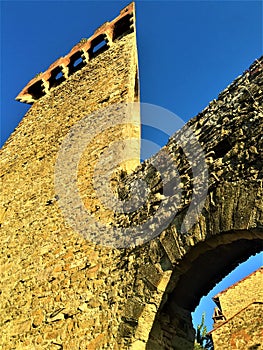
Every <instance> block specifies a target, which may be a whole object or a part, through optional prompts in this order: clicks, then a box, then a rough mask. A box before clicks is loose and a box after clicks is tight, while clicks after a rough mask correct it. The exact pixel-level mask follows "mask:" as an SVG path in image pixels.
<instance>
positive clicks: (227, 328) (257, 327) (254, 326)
mask: <svg viewBox="0 0 263 350" xmlns="http://www.w3.org/2000/svg"><path fill="white" fill-rule="evenodd" d="M262 317H263V303H262V302H261V303H260V302H254V303H251V304H249V305H248V306H246V308H244V309H243V310H241V311H240V312H238V313H237V314H236V315H234V316H233V317H231V318H230V319H229V320H228V321H227V322H225V323H223V324H222V325H221V326H219V327H218V328H216V329H215V330H213V332H212V338H213V344H214V349H215V350H221V349H223V350H224V349H233V350H234V349H249V350H257V349H258V350H259V349H262V339H263V327H262Z"/></svg>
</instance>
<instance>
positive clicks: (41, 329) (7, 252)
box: [0, 4, 263, 350]
mask: <svg viewBox="0 0 263 350" xmlns="http://www.w3.org/2000/svg"><path fill="white" fill-rule="evenodd" d="M262 62H263V59H262V58H260V59H258V60H256V61H255V62H254V63H253V64H252V65H251V67H250V68H249V69H248V70H247V71H246V72H244V73H243V75H242V76H240V77H238V78H237V79H236V80H235V81H234V82H233V83H232V84H231V85H230V86H229V87H227V88H226V89H225V90H224V91H223V92H222V93H220V95H219V96H218V98H217V100H213V101H212V102H211V103H210V104H209V106H208V107H207V108H205V109H204V110H203V111H202V112H201V113H199V114H198V115H197V116H196V117H195V118H193V119H191V120H190V121H189V122H188V123H187V125H186V126H185V127H184V128H183V129H182V130H180V131H179V132H178V133H176V134H175V135H173V137H171V138H170V140H169V142H168V143H167V145H166V146H165V147H163V149H161V150H160V152H158V153H157V154H156V155H155V156H154V157H152V158H151V159H150V160H147V161H145V162H144V163H142V164H141V165H138V163H139V146H140V145H139V137H140V126H139V110H138V108H134V109H132V110H131V109H130V106H131V104H130V102H132V103H133V102H136V101H138V94H139V92H138V86H139V84H138V69H137V67H138V65H137V52H136V38H135V17H134V5H133V4H130V5H128V6H127V7H126V8H124V9H123V10H122V11H121V13H120V15H119V16H118V17H117V18H116V19H114V20H113V21H111V22H107V23H105V24H104V25H102V26H101V27H100V28H99V29H98V30H97V31H96V32H95V33H94V35H93V36H92V37H91V38H89V39H88V40H84V41H81V42H80V43H79V44H77V45H76V46H75V47H74V48H73V49H72V50H71V52H70V53H69V54H68V55H66V56H64V57H62V58H60V59H59V60H57V61H56V62H55V63H54V64H52V65H51V66H50V67H49V69H48V70H47V71H46V72H44V73H41V74H40V75H38V76H37V77H35V78H34V79H33V80H31V81H30V82H29V83H28V85H27V86H26V87H25V88H24V89H23V90H22V92H21V93H20V94H19V95H18V97H17V99H18V100H20V101H21V102H26V103H31V104H32V107H31V108H30V110H29V111H28V113H27V114H26V116H25V117H24V118H23V120H22V122H21V123H20V124H19V126H18V128H17V129H16V130H15V132H14V133H13V134H12V135H11V137H10V138H9V140H8V141H7V142H6V144H5V145H4V147H3V149H2V150H1V173H0V177H1V185H2V194H1V211H0V225H1V265H0V266H1V279H0V281H1V295H0V305H1V311H2V312H1V315H0V325H1V326H0V327H1V340H0V347H1V348H3V349H5V350H11V349H23V350H24V349H28V350H31V349H39V350H42V349H52V350H53V349H54V350H55V349H64V350H67V349H70V350H71V349H83V350H84V349H85V350H86V349H88V350H92V349H94V350H95V349H105V350H106V349H107V350H108V349H115V350H117V349H121V350H123V349H124V350H125V349H127V350H128V349H131V350H144V349H148V350H166V349H177V350H182V349H192V348H193V340H194V330H193V327H192V321H191V312H192V311H193V310H194V308H195V306H197V304H198V302H199V300H200V298H201V297H202V296H203V295H205V294H206V293H207V292H208V291H209V290H210V289H211V288H212V287H213V286H214V285H215V284H216V283H217V282H218V281H219V280H220V279H221V278H222V277H224V276H225V275H226V274H227V273H229V272H230V271H231V270H232V269H233V267H235V266H237V265H238V264H239V263H240V262H242V261H244V260H246V259H247V258H248V257H249V256H250V255H252V254H255V253H257V252H259V251H260V250H261V249H262V227H263V207H262V188H263V186H262V149H263V147H262V137H261V136H262V102H263V92H262V81H263V65H262ZM120 103H121V105H120ZM135 105H136V104H135ZM132 106H134V104H132ZM115 117H116V118H119V119H117V120H118V122H117V123H116V120H115V119H114V123H113V122H112V121H113V118H115ZM82 121H84V124H81V122H82ZM79 123H80V124H79ZM75 125H77V126H78V125H80V126H81V127H80V128H79V129H78V128H77V129H76V128H75ZM83 130H84V131H83ZM98 130H100V131H101V132H100V133H99V132H98ZM189 130H192V134H191V133H190V134H189ZM82 131H83V133H82ZM127 138H128V139H133V140H134V142H133V143H132V144H131V147H130V148H129V156H130V158H131V160H130V161H126V160H125V161H122V162H120V164H118V163H117V165H118V166H117V170H116V172H115V173H113V175H112V178H110V183H111V187H112V189H113V192H114V191H115V193H116V196H119V197H120V198H121V199H125V198H127V197H128V198H129V196H130V192H131V193H133V197H135V198H136V197H138V198H141V197H143V196H142V193H141V192H140V188H138V192H132V190H133V189H134V187H136V186H135V184H136V183H138V182H139V181H141V180H144V182H145V183H147V185H148V188H149V193H148V196H147V197H146V200H145V203H144V204H143V205H142V206H141V207H140V208H139V209H138V210H134V211H131V212H128V213H122V212H118V213H117V214H116V213H115V212H114V211H112V210H111V209H110V208H107V206H106V209H105V208H104V206H103V205H101V203H100V202H98V200H97V197H96V195H95V191H94V188H93V187H94V186H93V185H94V181H93V180H94V176H93V175H94V173H95V172H94V171H93V169H94V168H95V167H96V166H97V163H99V161H98V160H99V159H100V158H102V159H104V160H107V159H113V160H116V159H117V160H118V159H120V160H123V159H125V154H126V153H127V149H126V148H125V145H124V144H123V143H122V142H120V143H117V149H115V151H114V150H113V149H111V144H112V143H114V142H115V141H116V140H121V141H124V140H126V139H127ZM65 140H66V141H65ZM79 140H81V141H82V140H83V142H80V143H78V141H79ZM86 140H88V142H86ZM83 143H84V146H85V147H83V148H81V147H82V145H83ZM197 146H198V147H197ZM61 150H62V153H61ZM68 150H72V153H70V152H69V153H68ZM189 150H190V152H189ZM79 151H81V152H80V153H81V157H79V158H78V155H79V153H78V152H79ZM200 154H203V155H204V158H205V161H204V162H205V164H206V167H207V168H206V167H203V168H201V171H200V167H198V166H199V165H200V164H199V163H200ZM101 155H107V156H105V157H101ZM165 155H169V162H170V163H169V162H168V163H167V161H166V160H167V158H165ZM123 156H124V157H123ZM189 156H190V157H189ZM60 157H62V159H63V160H64V163H63V162H62V163H61V162H59V160H60V159H61V158H60ZM63 157H64V158H63ZM58 163H59V166H57V165H58ZM172 163H173V164H174V166H175V167H176V169H177V172H174V173H173V172H169V171H167V173H168V175H169V181H168V182H167V181H166V182H165V181H164V179H163V178H162V177H161V175H160V173H159V172H158V169H157V168H156V166H155V165H152V164H159V165H160V168H162V167H163V169H165V170H167V169H170V165H172ZM61 164H62V166H61ZM71 164H77V166H76V173H75V174H73V175H74V176H72V177H68V178H66V180H67V181H68V182H66V183H65V182H64V180H65V178H63V176H62V177H61V174H62V175H64V174H66V175H67V174H68V170H70V169H71V168H70V165H71ZM114 164H116V162H115V163H114ZM137 165H138V166H137ZM63 166H64V167H65V169H64V168H63ZM107 166H108V163H107V162H106V161H105V162H102V163H101V164H100V171H101V173H100V172H99V175H100V174H101V178H100V177H97V178H96V179H97V182H98V183H99V187H103V185H104V182H105V181H104V173H103V169H104V167H106V168H107ZM136 166H137V167H136ZM135 167H136V169H135ZM198 169H199V171H197V170H198ZM109 170H112V169H109ZM96 173H97V174H98V172H96ZM178 174H179V177H180V186H178V188H180V189H181V192H180V195H181V196H180V198H179V201H178V193H179V192H178V191H177V187H176V186H177V185H178V181H177V182H174V181H173V180H174V178H176V176H177V175H178ZM207 174H208V175H209V177H208V181H207V183H206V185H207V188H206V192H205V194H203V196H202V197H200V196H199V201H196V198H198V196H197V195H198V194H199V188H200V184H202V181H204V178H205V177H206V175H207ZM57 179H60V180H61V181H59V185H60V186H56V185H57V182H56V181H57ZM72 184H73V185H74V186H75V187H76V186H77V187H78V190H79V193H80V197H81V203H82V204H80V205H79V203H76V202H75V201H74V198H73V197H72V196H69V197H68V201H67V202H66V203H65V202H64V203H63V205H64V206H63V205H61V204H60V203H61V193H62V195H64V194H65V193H66V194H67V193H68V192H69V193H70V194H72V191H71V187H70V186H71V185H72ZM166 185H167V186H168V189H169V191H168V192H167V193H166V192H165V191H164V188H165V186H166ZM61 189H62V190H63V191H64V192H63V191H62V192H60V191H61ZM97 190H100V188H97ZM58 192H59V193H58ZM163 202H164V203H165V210H160V211H158V210H159V208H162V203H163ZM192 203H193V204H192ZM200 203H202V206H201V208H200V210H199V214H198V215H196V212H197V208H199V206H200V205H199V204H200ZM83 204H84V206H85V208H86V209H87V211H88V212H89V213H90V214H91V216H92V217H93V218H94V217H95V219H97V222H102V223H103V224H104V226H103V230H102V229H100V228H99V229H97V228H96V227H95V226H93V227H91V228H90V229H89V230H87V229H86V226H85V223H89V220H86V221H85V222H84V223H83V221H82V224H83V225H82V226H83V227H84V232H79V227H78V226H77V229H76V227H73V226H72V221H73V222H75V223H76V224H78V223H79V222H80V220H81V219H83V217H82V216H81V215H78V214H79V211H78V210H79V207H81V205H83ZM65 207H67V208H70V209H72V208H73V209H74V210H73V211H72V212H70V213H69V215H68V216H67V219H68V220H66V217H65V215H64V212H63V210H64V208H65ZM76 213H77V216H75V217H74V218H73V220H71V219H72V218H71V214H72V215H75V214H76ZM158 213H159V214H158ZM157 214H158V215H159V216H157ZM169 215H170V219H169V222H168V223H167V224H166V226H165V227H163V229H162V230H161V232H160V234H159V235H158V236H156V237H152V239H149V240H148V241H144V242H143V243H144V244H141V245H139V244H137V245H135V246H129V247H126V248H118V247H112V246H111V244H109V242H110V240H111V239H115V237H114V234H115V231H114V229H113V228H121V229H123V230H126V229H127V228H129V227H133V228H135V231H136V229H137V228H138V233H137V236H136V234H135V238H134V241H135V242H136V239H137V238H140V237H141V236H142V235H146V238H147V237H148V236H147V234H149V237H151V232H152V231H154V230H155V228H156V226H158V225H159V224H160V223H162V221H163V220H165V219H166V218H167V216H169ZM155 216H156V217H157V220H155V221H154V220H153V221H151V220H152V218H153V217H155ZM190 217H195V218H196V220H195V221H194V222H192V225H188V226H187V225H186V224H185V223H187V222H188V221H187V220H189V218H190ZM148 221H149V222H151V224H150V226H149V229H148V232H147V230H146V232H145V231H144V230H142V229H141V228H142V227H144V226H143V225H144V224H145V223H147V222H148ZM185 227H186V228H187V230H186V229H185ZM183 228H184V229H183ZM96 229H97V231H96V232H95V230H96ZM109 232H110V233H111V232H113V233H114V234H113V235H108V236H107V233H109ZM80 233H81V234H80ZM96 234H97V235H96ZM100 237H101V240H100ZM105 237H106V238H105ZM122 238H123V239H124V241H125V239H126V238H127V237H122ZM128 238H129V237H128ZM107 239H108V240H109V241H107ZM124 243H125V242H124ZM123 246H125V244H124V245H122V247H123Z"/></svg>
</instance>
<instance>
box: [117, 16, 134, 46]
mask: <svg viewBox="0 0 263 350" xmlns="http://www.w3.org/2000/svg"><path fill="white" fill-rule="evenodd" d="M132 32H133V27H132V14H128V15H126V16H124V17H122V18H121V19H120V20H119V21H118V22H116V23H115V26H114V32H113V40H116V39H118V38H120V37H121V36H123V35H124V34H129V33H132Z"/></svg>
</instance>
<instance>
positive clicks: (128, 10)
mask: <svg viewBox="0 0 263 350" xmlns="http://www.w3.org/2000/svg"><path fill="white" fill-rule="evenodd" d="M134 22H135V14H134V2H132V3H130V4H129V5H128V6H126V7H125V8H124V9H122V10H121V11H120V14H119V16H118V17H116V18H115V19H114V20H112V21H111V22H105V23H104V24H103V25H101V26H100V27H99V28H98V29H97V30H96V31H95V32H94V34H93V35H92V36H91V37H90V38H89V39H82V40H81V41H80V42H79V43H78V44H76V45H75V46H74V47H73V48H72V49H71V51H70V52H69V53H68V54H67V55H65V56H64V57H60V58H59V59H57V60H56V61H55V62H54V63H52V64H51V65H50V66H49V68H48V69H47V70H46V71H45V72H42V73H39V74H38V75H37V76H36V77H34V78H33V79H31V80H30V81H29V83H28V84H27V85H26V86H25V87H24V89H23V90H22V91H21V92H20V93H19V94H18V95H17V97H16V100H17V101H20V102H24V103H29V104H33V103H34V102H35V101H37V100H38V99H40V98H41V97H43V96H45V95H46V94H48V93H49V91H50V90H51V89H52V88H54V87H56V86H58V85H60V84H61V83H62V82H63V81H65V80H66V79H67V78H68V77H69V76H70V75H72V74H73V73H75V72H76V71H78V70H79V69H81V68H82V67H84V66H85V65H87V64H88V62H89V61H90V60H92V59H93V58H94V57H96V56H98V55H99V54H100V53H102V52H104V51H105V50H107V49H108V48H109V47H110V46H111V45H112V44H113V43H114V42H115V41H116V40H118V39H120V38H121V37H122V36H124V35H126V34H129V33H131V32H133V31H134Z"/></svg>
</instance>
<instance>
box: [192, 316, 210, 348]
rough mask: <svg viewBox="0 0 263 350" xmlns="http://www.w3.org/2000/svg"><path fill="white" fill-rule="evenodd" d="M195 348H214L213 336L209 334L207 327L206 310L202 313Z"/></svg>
mask: <svg viewBox="0 0 263 350" xmlns="http://www.w3.org/2000/svg"><path fill="white" fill-rule="evenodd" d="M194 349H195V350H202V349H209V350H213V349H214V347H213V342H212V339H211V336H209V335H208V334H207V327H206V325H205V312H203V314H202V319H201V323H200V324H199V325H197V329H196V334H195V344H194Z"/></svg>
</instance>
